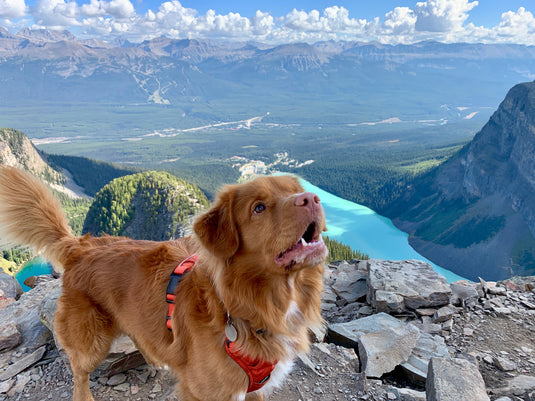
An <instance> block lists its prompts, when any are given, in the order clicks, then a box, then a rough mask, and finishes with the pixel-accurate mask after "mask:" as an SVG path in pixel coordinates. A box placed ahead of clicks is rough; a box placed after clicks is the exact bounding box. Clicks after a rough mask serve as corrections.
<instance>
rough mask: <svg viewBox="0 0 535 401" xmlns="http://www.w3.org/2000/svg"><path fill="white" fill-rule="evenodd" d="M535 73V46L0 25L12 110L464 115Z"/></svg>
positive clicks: (2, 92) (376, 117) (341, 118)
mask: <svg viewBox="0 0 535 401" xmlns="http://www.w3.org/2000/svg"><path fill="white" fill-rule="evenodd" d="M534 76H535V47H533V46H531V47H529V46H522V45H484V44H442V43H437V42H422V43H418V44H414V45H396V46H391V45H383V44H378V43H357V42H320V43H316V44H304V43H297V44H287V45H278V46H271V45H266V44H261V43H240V42H224V41H200V40H174V39H168V38H165V37H161V38H157V39H153V40H149V41H145V42H142V43H130V42H128V41H117V42H114V43H106V42H101V41H98V40H95V39H93V40H78V39H77V38H76V37H75V36H73V35H72V34H71V33H69V32H67V31H45V30H29V29H24V30H22V31H20V32H18V33H17V34H11V33H9V32H8V31H7V30H5V29H3V28H0V102H2V103H4V104H6V105H13V106H16V105H26V106H28V105H31V104H34V103H39V104H42V103H43V102H44V103H47V104H80V103H85V102H87V103H120V104H150V103H156V104H162V105H171V106H174V107H177V108H179V109H180V112H182V113H183V115H185V116H188V115H194V116H195V117H197V118H201V119H204V120H210V121H214V120H225V119H228V118H234V117H236V116H238V115H242V114H248V115H249V116H251V115H253V116H254V115H264V114H265V113H266V112H267V111H272V113H271V116H270V117H269V118H270V119H271V120H273V121H279V122H280V121H293V122H295V121H314V122H316V121H321V122H333V121H336V122H359V121H381V120H384V119H387V118H392V117H401V118H402V119H404V120H407V119H408V118H411V117H414V118H424V117H426V116H433V117H437V116H442V117H446V118H447V117H450V118H453V117H454V116H458V117H460V118H464V117H466V113H465V114H463V113H460V112H459V110H458V109H456V108H455V106H459V107H466V106H468V107H476V108H478V107H479V108H481V107H492V108H495V107H496V106H497V100H496V99H498V96H499V94H500V93H504V92H505V91H506V90H507V89H508V88H510V87H511V86H512V85H513V84H514V83H517V82H522V81H526V80H529V79H533V77H534ZM430 83H432V84H430ZM199 105H203V107H200V106H199ZM282 105H283V106H284V107H281V106H282ZM229 106H232V107H229ZM287 106H291V107H287ZM237 110H239V111H237ZM273 111H276V113H273ZM472 111H473V110H472ZM476 111H477V110H476ZM20 128H24V127H20Z"/></svg>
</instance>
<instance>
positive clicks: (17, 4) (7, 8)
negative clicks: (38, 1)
mask: <svg viewBox="0 0 535 401" xmlns="http://www.w3.org/2000/svg"><path fill="white" fill-rule="evenodd" d="M24 14H26V3H25V2H24V0H0V18H20V17H22V16H24Z"/></svg>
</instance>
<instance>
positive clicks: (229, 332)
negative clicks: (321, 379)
mask: <svg viewBox="0 0 535 401" xmlns="http://www.w3.org/2000/svg"><path fill="white" fill-rule="evenodd" d="M225 335H226V336H227V338H228V339H229V341H230V342H234V341H236V340H237V339H238V332H237V331H236V327H234V326H233V325H232V323H229V324H227V325H226V326H225Z"/></svg>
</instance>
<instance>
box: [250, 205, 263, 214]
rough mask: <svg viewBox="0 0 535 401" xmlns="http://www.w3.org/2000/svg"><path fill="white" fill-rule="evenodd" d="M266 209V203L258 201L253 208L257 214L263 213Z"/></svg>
mask: <svg viewBox="0 0 535 401" xmlns="http://www.w3.org/2000/svg"><path fill="white" fill-rule="evenodd" d="M265 211H266V205H264V204H263V203H257V204H256V205H255V207H254V209H253V212H254V213H255V214H260V213H263V212H265Z"/></svg>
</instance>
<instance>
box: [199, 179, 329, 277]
mask: <svg viewBox="0 0 535 401" xmlns="http://www.w3.org/2000/svg"><path fill="white" fill-rule="evenodd" d="M325 229H326V228H325V217H324V213H323V208H322V206H321V204H320V200H319V198H318V196H317V195H315V194H313V193H310V192H304V190H303V187H302V186H301V184H300V183H299V181H298V179H296V178H294V177H290V176H276V177H260V178H257V179H256V180H254V181H251V182H249V183H247V184H239V185H231V186H227V187H225V188H224V189H223V190H222V191H221V192H220V193H219V195H218V197H217V199H216V201H215V202H214V205H213V206H212V208H211V209H210V210H208V211H207V212H206V213H204V214H203V215H201V216H200V217H199V218H198V219H197V220H196V222H195V224H194V231H195V234H196V236H197V238H198V239H199V241H200V243H201V244H202V246H203V247H204V248H205V249H207V250H208V251H209V252H210V253H211V254H213V255H215V256H216V257H218V258H220V259H222V260H225V261H226V262H228V261H230V260H233V261H237V260H240V261H241V262H244V263H247V264H248V263H249V261H250V263H256V264H262V266H263V267H268V268H270V270H271V271H272V272H276V271H281V272H284V271H288V270H297V269H300V268H303V267H307V266H314V265H317V264H319V263H322V262H323V261H324V260H325V258H326V256H327V249H326V247H325V244H324V243H323V240H322V237H321V232H322V231H325Z"/></svg>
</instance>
